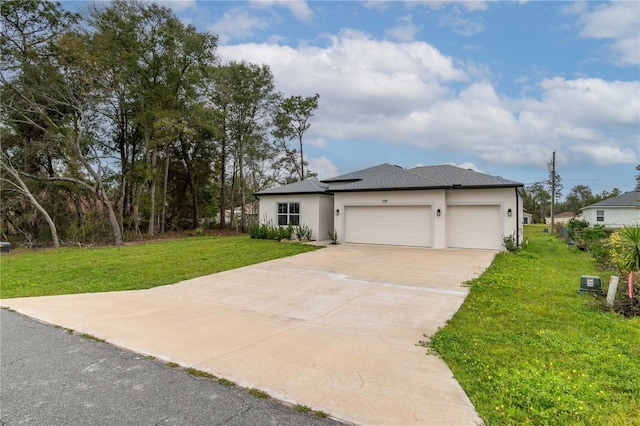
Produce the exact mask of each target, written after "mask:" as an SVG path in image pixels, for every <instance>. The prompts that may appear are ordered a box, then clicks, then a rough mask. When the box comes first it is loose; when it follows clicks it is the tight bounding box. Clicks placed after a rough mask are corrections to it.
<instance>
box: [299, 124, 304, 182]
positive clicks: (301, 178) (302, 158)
mask: <svg viewBox="0 0 640 426" xmlns="http://www.w3.org/2000/svg"><path fill="white" fill-rule="evenodd" d="M298 140H299V141H300V180H304V155H302V135H300V137H299V138H298Z"/></svg>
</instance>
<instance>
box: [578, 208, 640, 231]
mask: <svg viewBox="0 0 640 426" xmlns="http://www.w3.org/2000/svg"><path fill="white" fill-rule="evenodd" d="M598 210H603V211H604V221H603V222H598V221H597V211H598ZM582 215H583V217H584V220H586V221H587V222H589V223H590V224H591V225H604V226H605V227H606V228H622V227H623V226H635V225H638V224H640V209H636V208H633V207H631V208H629V207H598V208H596V207H594V208H586V209H583V210H582Z"/></svg>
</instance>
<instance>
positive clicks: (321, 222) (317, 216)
mask: <svg viewBox="0 0 640 426" xmlns="http://www.w3.org/2000/svg"><path fill="white" fill-rule="evenodd" d="M278 203H300V224H301V225H306V226H308V227H309V228H311V231H312V235H311V238H312V239H313V240H327V239H328V235H327V231H329V229H333V223H332V219H333V216H332V213H331V212H332V210H333V197H331V195H325V194H291V195H289V194H283V195H261V196H260V223H272V224H274V225H277V224H278Z"/></svg>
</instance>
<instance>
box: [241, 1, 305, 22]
mask: <svg viewBox="0 0 640 426" xmlns="http://www.w3.org/2000/svg"><path fill="white" fill-rule="evenodd" d="M252 3H253V4H254V5H255V6H257V7H265V8H266V7H272V6H283V7H286V8H287V9H289V10H290V11H291V13H293V16H295V17H296V19H298V20H300V21H309V20H310V19H311V18H312V17H313V11H312V10H311V8H310V7H309V4H308V3H307V2H306V1H303V0H295V1H293V0H252Z"/></svg>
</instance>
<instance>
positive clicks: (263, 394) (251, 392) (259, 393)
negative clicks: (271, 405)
mask: <svg viewBox="0 0 640 426" xmlns="http://www.w3.org/2000/svg"><path fill="white" fill-rule="evenodd" d="M247 392H248V393H249V395H251V396H254V397H256V398H262V399H266V398H269V394H268V393H266V392H265V391H263V390H260V389H256V388H249V389H247Z"/></svg>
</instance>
